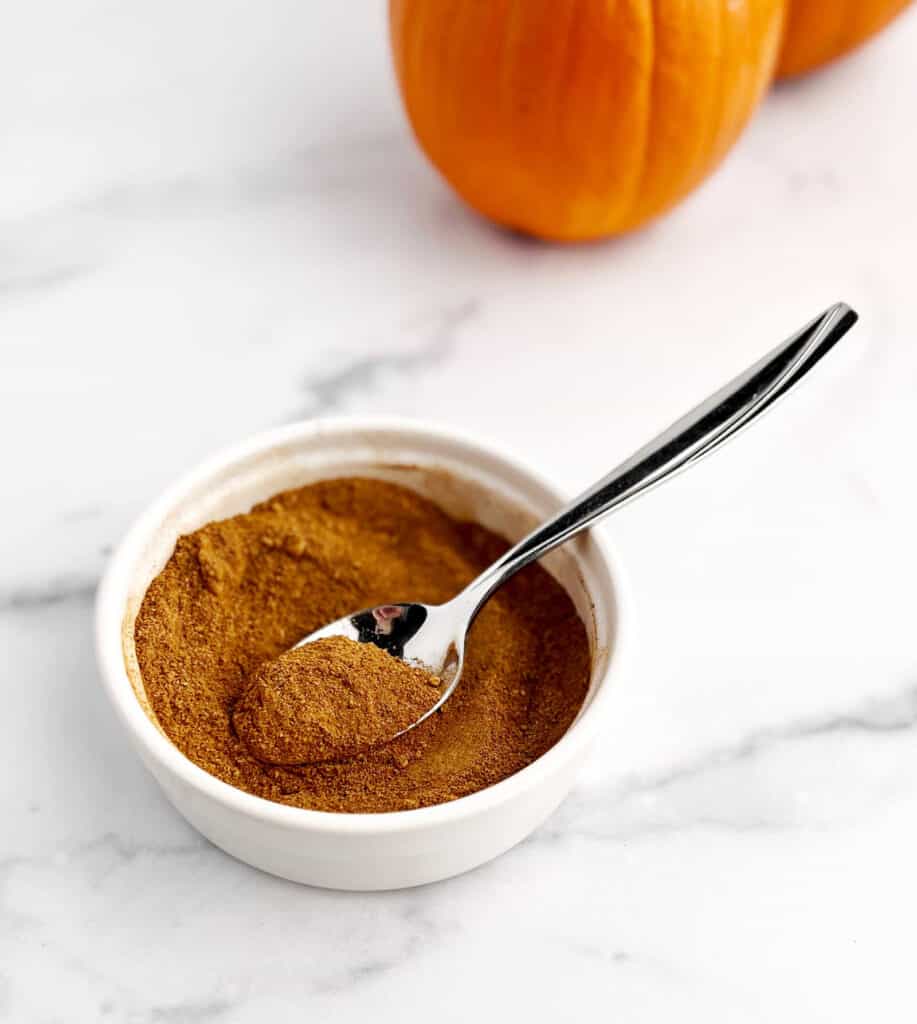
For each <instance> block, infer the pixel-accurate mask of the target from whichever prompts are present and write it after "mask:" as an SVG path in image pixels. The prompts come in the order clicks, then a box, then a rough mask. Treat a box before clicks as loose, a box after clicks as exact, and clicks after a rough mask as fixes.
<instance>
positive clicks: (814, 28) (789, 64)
mask: <svg viewBox="0 0 917 1024" xmlns="http://www.w3.org/2000/svg"><path fill="white" fill-rule="evenodd" d="M910 2H911V0H789V3H788V9H787V18H786V29H785V32H784V37H783V43H782V44H781V48H780V60H779V63H778V68H777V74H778V75H780V77H786V76H787V75H799V74H802V73H803V72H804V71H811V70H812V69H813V68H816V67H819V66H820V65H821V64H826V63H827V62H828V61H830V60H834V58H835V57H840V56H841V55H842V54H845V53H847V51H848V50H852V49H853V48H854V47H855V46H859V45H860V43H862V42H865V41H866V40H867V39H869V37H870V36H873V35H875V34H876V33H877V32H878V31H880V30H881V29H883V28H884V27H885V26H886V25H887V24H888V23H889V22H890V21H891V20H892V18H894V17H895V15H896V14H900V13H901V11H903V10H904V8H905V7H907V6H908V4H909V3H910Z"/></svg>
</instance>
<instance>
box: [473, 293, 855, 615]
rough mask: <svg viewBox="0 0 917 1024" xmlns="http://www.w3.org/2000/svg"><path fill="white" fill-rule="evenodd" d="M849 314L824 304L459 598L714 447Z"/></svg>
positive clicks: (480, 590) (838, 334)
mask: <svg viewBox="0 0 917 1024" xmlns="http://www.w3.org/2000/svg"><path fill="white" fill-rule="evenodd" d="M856 321H857V314H856V313H855V312H854V311H853V310H852V309H851V308H850V307H849V306H847V305H845V304H844V303H843V302H839V303H837V304H836V305H834V306H831V307H830V309H827V310H826V311H825V312H824V313H822V314H821V315H820V316H817V317H816V318H815V319H814V320H812V321H811V323H809V324H807V325H806V326H805V327H803V328H802V329H801V330H800V331H798V332H797V333H796V334H794V335H793V336H792V337H791V338H790V339H788V340H787V341H785V342H783V344H781V345H778V346H777V348H775V349H774V350H773V351H772V352H770V353H768V355H766V356H765V357H764V358H763V359H761V360H759V361H758V362H756V363H755V364H754V365H753V366H751V367H749V368H748V369H747V370H746V371H745V372H744V373H742V374H740V375H739V376H738V377H736V378H735V380H733V381H730V383H729V384H727V385H726V386H725V387H723V388H721V389H720V390H719V391H717V392H716V393H715V394H713V395H711V396H710V398H708V399H707V400H706V401H704V402H702V403H701V404H700V405H698V406H697V407H696V408H694V409H692V410H691V412H689V413H687V414H686V415H684V416H682V417H681V419H679V420H677V421H676V422H675V423H673V424H672V425H671V426H670V427H669V428H668V429H667V430H664V431H663V432H662V433H661V434H660V435H659V436H658V437H656V438H654V439H653V440H652V441H650V442H649V443H648V444H646V445H644V446H643V447H642V448H641V449H640V450H639V451H637V452H636V453H635V454H633V455H631V456H630V458H628V459H626V460H625V461H624V462H622V463H621V464H620V465H619V466H617V468H615V469H613V470H612V471H611V472H610V473H609V474H608V475H607V476H605V477H603V478H602V479H601V480H599V481H598V483H596V484H594V485H593V486H592V487H590V488H589V489H588V490H587V491H584V492H583V493H582V494H581V495H580V496H579V497H578V498H575V499H574V500H573V501H572V502H571V503H570V504H569V505H567V507H566V508H564V509H562V510H561V511H560V512H559V513H558V514H557V515H556V516H555V517H554V518H553V519H551V520H549V521H548V522H547V523H544V524H542V525H541V526H539V527H537V528H536V529H535V530H534V531H533V532H532V533H530V534H529V535H528V536H527V537H525V538H524V539H523V540H521V541H520V542H519V543H518V544H517V545H516V546H515V547H514V548H511V549H510V550H509V551H507V552H506V554H505V555H504V556H503V557H502V558H501V559H499V560H498V561H497V562H495V563H494V564H493V565H492V566H491V567H490V568H489V569H486V570H485V571H484V572H483V573H482V574H481V575H480V576H479V577H478V578H477V579H476V580H475V581H474V582H473V583H471V584H470V585H469V586H468V588H467V589H466V590H465V592H464V593H463V595H462V598H463V599H466V600H471V601H472V602H473V608H474V610H475V611H477V609H479V608H480V606H481V605H482V604H483V603H484V602H485V601H486V600H487V598H488V597H490V595H491V594H492V593H493V592H494V590H496V589H497V587H499V586H500V585H501V584H502V583H504V582H505V581H506V580H507V579H509V577H510V576H512V575H513V574H514V573H516V572H518V571H519V570H520V569H521V568H523V566H526V565H528V564H529V562H533V561H535V560H536V559H538V558H541V557H542V555H544V554H546V553H547V552H548V551H550V550H551V549H552V548H555V547H557V545H558V544H563V543H564V541H566V540H569V539H570V538H571V537H572V536H574V534H577V533H579V532H580V531H581V530H584V529H586V528H587V527H588V526H591V525H592V524H593V523H594V522H596V521H597V520H598V519H601V518H602V517H603V516H606V515H608V513H609V512H612V511H614V510H615V509H617V508H620V507H621V506H622V505H625V504H627V502H629V501H632V500H633V499H634V498H636V497H638V496H639V495H641V494H643V493H644V492H646V491H648V490H649V489H650V488H652V487H655V486H656V485H657V484H660V483H662V481H663V480H668V479H669V478H670V477H672V476H674V475H675V474H676V473H679V472H680V471H681V470H683V469H686V468H687V467H689V466H692V465H694V463H696V462H698V461H699V460H700V459H702V458H703V457H704V456H705V455H708V454H709V453H710V452H712V451H714V450H715V449H717V448H718V447H719V446H720V445H721V444H723V442H724V441H727V440H729V438H731V437H734V436H735V435H736V434H737V433H738V432H739V431H740V430H743V429H744V428H745V427H747V426H748V424H749V423H751V422H752V421H753V420H755V419H757V417H758V416H760V415H761V413H763V412H765V411H766V410H767V409H769V408H770V407H771V406H772V405H773V404H774V402H776V401H777V400H778V399H780V398H782V397H783V396H784V395H785V394H786V393H787V392H788V391H789V390H790V389H791V388H792V387H794V386H795V385H796V384H798V383H799V381H800V380H802V378H803V377H804V376H805V375H806V374H807V373H808V372H809V370H811V369H812V367H813V366H815V364H816V363H817V362H818V361H819V360H820V359H821V358H822V356H824V355H825V354H826V353H827V352H828V351H830V349H831V348H832V347H833V346H834V345H835V344H836V343H837V342H838V341H839V340H840V339H841V338H842V337H843V336H844V335H845V334H846V333H847V331H849V330H850V328H851V327H852V326H853V325H854V324H855V323H856Z"/></svg>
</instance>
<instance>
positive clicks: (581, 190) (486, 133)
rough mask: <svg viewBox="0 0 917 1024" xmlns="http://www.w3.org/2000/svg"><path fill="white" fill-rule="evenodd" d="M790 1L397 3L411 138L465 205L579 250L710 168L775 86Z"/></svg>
mask: <svg viewBox="0 0 917 1024" xmlns="http://www.w3.org/2000/svg"><path fill="white" fill-rule="evenodd" d="M784 6H785V3H784V0H617V2H615V3H608V2H607V0H391V4H390V21H391V34H392V43H393V49H394V56H395V67H396V71H397V74H398V80H399V83H400V86H401V92H402V96H403V98H404V103H405V106H406V108H407V113H408V116H409V118H410V121H411V124H412V126H413V129H414V132H415V134H416V136H417V138H418V140H419V141H420V144H421V145H422V146H423V148H424V149H425V150H426V152H427V155H428V156H429V157H430V159H431V160H432V161H433V163H434V164H435V165H436V167H437V168H439V170H440V171H441V172H442V174H443V175H444V177H445V178H446V179H447V180H448V181H449V182H450V183H451V184H452V186H453V187H454V188H455V189H456V191H457V192H458V193H459V194H460V195H461V196H463V197H464V198H465V199H466V200H467V202H468V203H470V204H471V205H472V206H473V207H475V208H476V209H477V210H479V211H480V212H481V213H483V214H485V215H486V216H488V217H490V218H491V219H493V220H495V221H497V222H498V223H500V224H504V225H506V226H508V227H511V228H517V229H519V230H521V231H524V232H527V233H529V234H533V235H537V236H540V237H542V238H549V239H559V240H565V241H574V240H581V239H588V238H596V237H600V236H604V235H611V234H616V233H618V232H622V231H626V230H628V229H630V228H634V227H636V226H637V225H639V224H642V223H643V222H644V221H646V220H648V219H650V218H651V217H654V216H656V215H657V214H659V213H661V212H662V211H663V210H665V209H666V208H667V207H669V206H671V205H672V204H673V203H675V202H676V201H677V200H679V199H680V198H681V197H682V196H684V195H685V194H686V193H687V192H688V191H690V189H692V188H693V187H694V186H695V185H697V183H698V182H700V181H701V180H702V179H703V178H704V177H705V176H706V175H708V174H709V173H710V172H711V170H712V169H713V168H714V167H715V166H716V164H717V163H718V162H719V160H720V159H721V158H722V157H723V155H724V154H725V153H726V152H727V151H728V150H729V148H730V146H731V145H732V144H733V142H734V141H735V140H736V138H737V136H738V135H739V133H740V131H741V130H742V127H743V126H744V125H745V122H746V121H747V120H748V118H749V116H750V115H751V113H752V111H753V110H754V108H755V106H756V104H757V103H758V101H759V99H760V98H761V96H762V94H763V93H764V91H765V90H766V88H767V86H768V85H769V83H770V81H771V78H772V75H773V72H774V66H775V62H776V58H777V51H778V46H779V43H780V36H781V29H782V21H783V13H784Z"/></svg>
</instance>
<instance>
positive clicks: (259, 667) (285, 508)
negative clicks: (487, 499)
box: [134, 478, 590, 812]
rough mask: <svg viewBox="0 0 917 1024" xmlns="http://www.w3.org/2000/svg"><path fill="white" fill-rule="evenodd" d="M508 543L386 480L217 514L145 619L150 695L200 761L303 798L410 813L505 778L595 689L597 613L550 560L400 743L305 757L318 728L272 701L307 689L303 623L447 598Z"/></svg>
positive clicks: (476, 632)
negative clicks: (551, 570)
mask: <svg viewBox="0 0 917 1024" xmlns="http://www.w3.org/2000/svg"><path fill="white" fill-rule="evenodd" d="M506 549H507V543H506V541H505V540H503V539H502V538H501V537H499V536H497V535H496V534H494V533H492V532H490V531H488V530H486V529H484V528H483V527H481V526H480V525H478V524H476V523H472V522H460V521H457V520H455V519H452V518H451V517H449V516H448V515H447V514H446V513H445V512H443V510H442V509H440V508H439V507H438V506H436V505H435V504H433V503H432V502H430V501H429V500H427V499H425V498H423V497H421V496H420V495H418V494H416V493H415V492H413V491H411V490H409V489H407V488H405V487H402V486H399V485H396V484H393V483H388V482H385V481H381V480H377V479H364V478H346V479H337V480H326V481H321V482H319V483H314V484H311V485H308V486H306V487H301V488H298V489H296V490H291V491H286V492H284V493H282V494H278V495H276V496H275V497H273V498H271V499H269V500H268V501H265V502H263V503H261V504H259V505H257V506H255V507H254V508H253V509H252V510H251V511H250V512H248V513H245V514H242V515H237V516H234V517H232V518H230V519H225V520H222V521H219V522H213V523H209V524H208V525H206V526H204V527H202V528H201V529H199V530H197V531H195V532H194V533H192V534H189V535H187V536H183V537H180V538H179V539H178V541H177V543H176V546H175V550H174V552H173V554H172V556H171V557H170V558H169V560H168V562H167V563H166V565H165V567H164V568H163V570H162V571H161V572H160V573H159V575H158V576H157V577H156V578H155V579H154V580H153V581H152V583H151V584H150V586H149V588H148V589H147V592H146V594H145V596H144V598H143V602H142V604H141V607H140V610H139V612H138V615H137V618H136V622H135V625H134V645H135V651H136V655H137V661H138V664H139V666H140V671H141V676H142V680H143V684H144V688H145V690H146V694H147V697H148V699H149V702H150V705H151V707H152V709H153V711H154V713H155V715H156V718H157V720H158V722H159V723H160V725H161V726H162V728H163V730H164V731H165V732H166V734H167V735H168V736H169V738H170V739H171V740H172V742H173V743H174V744H175V745H176V746H177V747H178V748H179V749H180V750H181V751H182V752H183V753H184V754H185V755H186V756H187V757H189V758H190V759H191V760H192V761H194V762H195V763H196V764H198V765H199V766H200V767H202V768H204V769H205V770H206V771H208V772H210V773H212V774H213V775H215V776H216V777H217V778H219V779H222V780H223V781H224V782H227V783H230V784H231V785H233V786H236V787H238V788H240V789H243V790H246V791H247V792H249V793H254V794H255V795H257V796H261V797H265V798H267V799H269V800H275V801H277V802H279V803H284V804H288V805H290V806H294V807H303V808H310V809H315V810H326V811H344V812H348V811H349V812H377V811H396V810H406V809H410V808H415V807H422V806H428V805H431V804H437V803H442V802H445V801H448V800H454V799H456V798H457V797H461V796H464V795H466V794H469V793H473V792H475V791H476V790H480V789H483V788H484V787H486V786H489V785H492V784H493V783H496V782H499V781H500V780H502V779H504V778H506V777H507V776H509V775H512V774H513V773H514V772H517V771H519V770H520V769H522V768H524V767H525V766H526V765H528V764H530V763H531V762H532V761H533V760H535V759H536V758H537V757H539V756H540V755H541V754H543V753H544V752H545V751H546V750H548V749H549V748H550V747H551V746H553V744H554V743H556V742H557V740H558V739H559V738H560V737H561V736H562V735H563V733H564V732H565V731H566V730H567V729H568V728H569V726H570V724H571V723H572V721H573V719H574V718H575V717H576V714H577V712H578V710H579V708H580V706H581V705H582V702H583V700H584V698H585V696H586V691H587V687H588V681H589V673H590V654H589V644H588V639H587V636H586V630H585V627H584V625H583V623H582V621H581V620H580V618H579V616H578V615H577V613H576V610H575V608H574V606H573V603H572V601H571V599H570V597H569V596H568V594H567V593H566V591H565V590H564V589H563V588H562V587H561V586H560V584H559V583H557V582H556V581H555V580H554V579H553V577H551V576H550V575H549V574H548V573H547V572H546V571H545V570H544V569H543V568H541V567H540V566H538V565H531V566H528V567H527V568H526V569H524V570H523V571H522V572H520V573H519V574H517V575H516V576H515V577H514V578H513V579H512V580H510V581H509V582H508V583H507V584H506V585H505V586H503V587H501V588H500V590H499V591H497V593H496V594H495V595H494V596H493V597H492V598H491V599H490V600H489V601H488V602H487V604H486V605H485V607H484V608H483V610H482V611H481V613H480V615H479V616H478V617H477V619H476V620H475V623H474V625H473V627H472V629H471V632H470V634H469V637H468V642H467V645H466V650H465V662H464V668H463V672H462V679H461V682H460V684H459V686H458V688H457V689H456V691H455V693H454V694H453V696H452V697H450V699H449V700H448V701H447V702H446V703H445V705H444V706H443V708H442V709H441V710H440V711H438V712H437V713H435V714H434V715H432V716H431V717H430V718H429V719H427V721H425V722H423V723H422V724H421V725H420V726H418V727H417V728H416V729H412V730H410V731H409V732H407V733H405V734H404V735H403V736H399V737H397V738H396V739H395V740H393V741H392V742H390V743H387V744H384V745H383V746H381V747H378V748H375V749H368V750H365V751H362V752H357V753H354V754H353V755H352V756H347V757H343V758H341V759H334V760H330V761H329V760H322V761H321V762H320V763H301V762H300V761H299V759H298V756H297V755H298V753H301V752H302V749H303V747H302V746H298V744H300V739H301V738H297V737H296V736H294V735H288V736H287V737H286V738H281V737H280V736H279V735H277V734H272V732H271V730H272V729H273V728H274V727H279V728H280V729H281V730H282V729H285V728H287V727H288V726H292V725H293V724H294V723H295V722H296V721H299V720H300V719H299V712H298V711H297V710H296V709H295V708H291V707H290V706H287V705H283V702H282V701H280V702H279V703H275V704H274V705H273V706H272V707H271V708H268V707H267V705H266V704H265V705H264V706H263V707H262V708H260V709H258V708H256V707H255V704H256V703H257V700H258V698H257V697H256V695H257V694H260V695H261V699H262V702H263V701H264V699H265V697H266V694H267V693H269V692H273V693H274V694H275V696H276V693H277V692H279V691H280V690H283V689H284V688H285V687H286V688H287V694H288V696H290V695H291V694H293V693H294V692H295V689H296V685H300V684H298V683H296V680H297V679H299V680H300V682H301V679H302V678H305V674H303V675H302V677H300V676H299V675H298V674H297V673H296V672H295V671H294V673H293V682H292V683H291V681H290V679H287V681H286V683H284V681H283V679H282V675H283V673H285V672H286V670H287V668H291V667H292V668H296V665H295V661H296V659H295V658H291V656H290V655H289V654H285V653H284V652H287V651H289V649H290V648H291V647H292V646H293V645H294V644H295V643H297V642H298V641H299V640H301V639H302V637H304V636H307V635H308V634H309V633H311V632H313V631H315V630H316V629H318V628H319V627H320V626H323V625H325V624H326V623H327V622H330V621H333V620H335V619H338V618H341V617H342V616H344V615H346V614H349V613H351V612H353V611H354V610H356V609H359V608H368V607H373V606H376V605H381V604H383V603H384V602H388V601H392V600H408V601H421V602H424V603H429V604H439V603H442V602H444V601H447V600H449V599H450V598H451V597H453V596H454V595H455V594H456V593H458V592H459V590H461V589H462V587H464V586H465V585H466V584H468V583H469V582H470V581H471V580H472V579H474V577H475V576H477V575H478V573H480V572H481V571H482V570H483V569H484V568H486V567H487V566H488V565H489V564H491V563H492V562H493V561H495V560H496V559H497V558H498V557H499V556H500V555H501V554H502V553H503V552H504V551H505V550H506ZM360 646H361V647H365V648H367V650H368V649H369V647H370V645H360ZM339 653H340V652H339ZM380 653H384V652H380ZM281 656H282V657H281ZM385 656H386V657H390V656H389V655H385ZM278 666H279V667H278ZM299 668H302V666H301V665H300V666H299ZM259 672H260V675H259ZM306 674H307V673H306ZM291 685H292V687H293V689H292V690H290V689H289V687H290V686H291ZM297 699H299V700H301V699H302V696H301V695H300V697H299V698H297ZM299 710H300V711H303V712H305V711H306V710H307V709H306V706H305V704H301V705H300V707H299ZM381 710H382V717H385V715H386V714H389V713H390V712H391V711H392V710H393V709H392V707H388V709H387V710H386V709H385V708H384V707H383V708H382V709H381ZM316 713H319V712H316ZM377 724H378V723H377Z"/></svg>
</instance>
